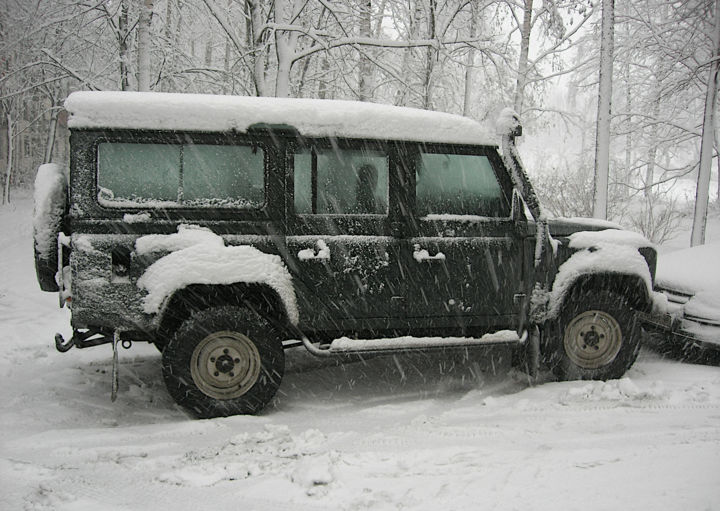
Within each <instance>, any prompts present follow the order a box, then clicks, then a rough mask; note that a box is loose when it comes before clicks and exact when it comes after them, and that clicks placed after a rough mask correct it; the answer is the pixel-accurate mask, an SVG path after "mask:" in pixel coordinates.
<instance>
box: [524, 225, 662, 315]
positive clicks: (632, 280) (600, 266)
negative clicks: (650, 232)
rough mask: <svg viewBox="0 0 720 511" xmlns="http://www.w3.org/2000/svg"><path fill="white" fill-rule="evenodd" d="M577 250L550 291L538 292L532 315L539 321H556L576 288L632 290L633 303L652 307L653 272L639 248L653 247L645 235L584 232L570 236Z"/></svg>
mask: <svg viewBox="0 0 720 511" xmlns="http://www.w3.org/2000/svg"><path fill="white" fill-rule="evenodd" d="M569 247H570V248H571V249H574V250H576V251H575V252H574V253H572V254H571V255H570V257H569V258H568V259H567V260H566V261H565V262H564V263H562V264H561V265H560V267H559V268H558V272H557V274H556V275H555V279H554V282H553V285H552V288H551V290H550V291H549V292H543V291H540V290H536V291H535V293H534V295H533V300H532V305H531V308H532V310H531V315H532V317H533V318H534V319H535V320H536V321H538V320H539V322H542V321H545V320H548V319H554V318H556V317H557V315H558V314H559V312H560V310H561V309H562V305H563V303H564V301H565V299H566V298H567V296H568V295H569V293H570V292H571V291H572V290H573V289H574V288H575V287H576V286H577V285H592V286H593V287H602V288H605V289H613V288H619V289H622V288H628V289H626V290H625V291H624V292H623V294H627V291H628V290H629V289H633V290H634V293H632V296H633V297H634V300H633V304H634V305H635V306H636V307H637V308H641V309H646V308H648V307H649V306H650V305H651V304H652V300H653V299H652V297H653V290H652V270H651V268H650V266H649V265H648V261H647V260H646V259H645V257H644V256H643V254H641V252H640V249H641V248H644V247H652V244H651V243H650V242H649V241H648V240H646V239H645V238H644V237H643V236H641V235H639V234H637V233H634V232H629V231H621V230H606V231H594V232H591V231H581V232H577V233H574V234H572V235H571V236H570V243H569Z"/></svg>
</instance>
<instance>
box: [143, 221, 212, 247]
mask: <svg viewBox="0 0 720 511" xmlns="http://www.w3.org/2000/svg"><path fill="white" fill-rule="evenodd" d="M193 245H217V246H224V245H225V242H224V241H223V239H222V238H221V237H220V236H218V235H217V234H215V233H214V232H212V231H211V230H210V229H207V228H205V227H200V226H197V225H184V224H183V225H180V226H178V232H176V233H173V234H149V235H147V236H142V237H140V238H138V239H137V240H136V241H135V252H136V253H137V254H138V255H145V254H150V253H152V252H174V251H175V250H182V249H183V248H188V247H191V246H193Z"/></svg>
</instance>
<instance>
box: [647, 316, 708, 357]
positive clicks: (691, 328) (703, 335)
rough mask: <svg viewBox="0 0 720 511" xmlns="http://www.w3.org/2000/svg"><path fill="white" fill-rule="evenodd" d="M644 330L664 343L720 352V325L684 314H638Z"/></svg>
mask: <svg viewBox="0 0 720 511" xmlns="http://www.w3.org/2000/svg"><path fill="white" fill-rule="evenodd" d="M637 318H638V320H639V321H640V322H641V323H642V326H643V328H644V329H645V330H646V331H647V332H648V333H650V334H651V335H652V336H653V337H654V338H655V339H656V340H658V341H660V342H662V343H673V344H677V345H678V347H693V348H700V349H714V350H720V324H717V323H716V322H714V321H711V320H705V319H703V318H696V317H690V316H686V315H683V314H680V315H676V314H672V313H663V314H658V313H647V312H637Z"/></svg>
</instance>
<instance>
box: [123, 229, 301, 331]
mask: <svg viewBox="0 0 720 511" xmlns="http://www.w3.org/2000/svg"><path fill="white" fill-rule="evenodd" d="M199 233H202V234H201V235H200V236H198V234H199ZM166 236H168V238H165V237H164V236H162V235H160V236H158V235H153V237H152V238H150V236H147V237H142V238H138V240H137V241H136V243H135V247H136V251H138V252H139V253H148V252H152V251H154V250H155V249H157V248H158V247H159V249H160V250H167V242H168V241H169V240H170V241H172V242H173V244H175V243H178V242H179V241H181V240H182V241H181V242H180V243H178V245H179V246H182V247H183V248H179V249H178V250H175V251H173V252H171V253H169V254H167V255H166V256H164V257H161V258H160V259H158V260H157V261H155V262H154V263H153V264H152V265H150V266H149V267H148V268H147V270H145V273H143V275H142V276H141V277H140V278H139V279H138V281H137V286H138V287H139V288H140V289H144V290H146V291H147V295H146V296H145V297H144V299H143V312H145V313H146V314H158V313H159V312H160V311H161V310H162V309H163V308H164V306H166V305H167V302H168V299H169V298H170V297H171V296H172V295H173V294H174V293H175V292H176V291H178V290H180V289H183V288H186V287H188V286H191V285H195V284H200V285H231V284H238V283H246V284H262V285H266V286H268V287H270V288H272V289H273V290H274V291H275V292H276V293H277V295H278V297H279V298H280V301H281V302H282V305H283V306H284V308H285V313H286V316H287V318H288V320H289V321H290V323H291V324H293V325H296V324H297V322H298V319H299V314H298V308H297V301H296V297H295V291H294V289H293V285H292V278H291V276H290V272H289V271H288V270H287V268H286V267H285V264H284V263H283V261H282V259H281V258H280V256H277V255H273V254H266V253H264V252H261V251H260V250H258V249H257V248H255V247H251V246H242V245H241V246H225V244H224V241H223V239H222V238H221V237H220V236H218V235H217V234H214V233H212V232H211V231H209V230H207V229H203V228H198V227H194V226H180V227H179V228H178V233H177V234H170V235H166ZM170 237H173V238H170ZM192 239H195V240H200V241H198V242H196V243H194V244H193V242H192V241H191V240H192ZM208 241H210V242H208ZM178 245H176V246H178Z"/></svg>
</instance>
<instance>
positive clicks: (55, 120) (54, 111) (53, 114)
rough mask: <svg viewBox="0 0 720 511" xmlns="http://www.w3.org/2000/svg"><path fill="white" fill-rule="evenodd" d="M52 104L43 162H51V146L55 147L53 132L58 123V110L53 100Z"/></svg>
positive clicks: (55, 131) (54, 132) (55, 130)
mask: <svg viewBox="0 0 720 511" xmlns="http://www.w3.org/2000/svg"><path fill="white" fill-rule="evenodd" d="M52 106H53V109H52V112H51V113H50V124H49V126H48V136H47V141H46V143H45V156H44V158H43V163H50V162H52V154H53V148H54V147H55V134H56V133H57V123H58V110H57V108H55V101H53V105H52Z"/></svg>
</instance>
